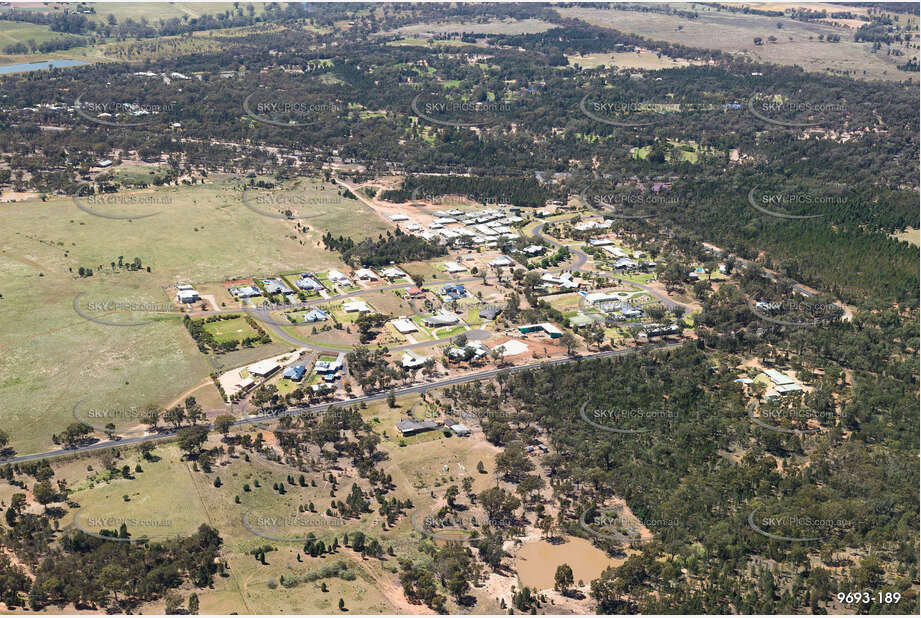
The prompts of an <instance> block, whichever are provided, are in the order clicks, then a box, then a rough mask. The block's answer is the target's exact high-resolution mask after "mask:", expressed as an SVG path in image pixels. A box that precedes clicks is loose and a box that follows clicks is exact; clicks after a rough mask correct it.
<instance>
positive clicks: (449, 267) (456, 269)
mask: <svg viewBox="0 0 921 618" xmlns="http://www.w3.org/2000/svg"><path fill="white" fill-rule="evenodd" d="M445 270H446V271H448V273H449V274H452V275H453V274H454V273H462V272H466V271H467V267H466V266H461V265H460V264H458V263H457V262H445Z"/></svg>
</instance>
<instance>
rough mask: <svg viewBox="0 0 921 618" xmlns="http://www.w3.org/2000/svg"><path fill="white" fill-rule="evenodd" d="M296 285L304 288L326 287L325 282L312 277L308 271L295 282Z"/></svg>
mask: <svg viewBox="0 0 921 618" xmlns="http://www.w3.org/2000/svg"><path fill="white" fill-rule="evenodd" d="M294 285H296V286H297V287H299V288H300V289H302V290H310V291H317V292H319V291H320V290H323V289H325V288H324V287H323V284H322V283H320V282H319V281H317V280H316V279H314V278H313V277H311V276H310V275H309V274H307V273H303V274H301V277H300V279H298V280H297V281H295V282H294Z"/></svg>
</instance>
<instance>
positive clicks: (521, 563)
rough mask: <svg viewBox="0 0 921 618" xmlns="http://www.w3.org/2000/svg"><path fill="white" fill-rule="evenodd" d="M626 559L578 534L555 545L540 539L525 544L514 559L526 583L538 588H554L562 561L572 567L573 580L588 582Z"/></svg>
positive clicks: (520, 575) (522, 579) (522, 581)
mask: <svg viewBox="0 0 921 618" xmlns="http://www.w3.org/2000/svg"><path fill="white" fill-rule="evenodd" d="M624 560H625V559H623V558H622V559H615V558H611V557H610V556H608V555H607V554H606V553H604V552H603V551H602V550H600V549H598V548H597V547H595V546H594V545H592V544H591V543H590V542H588V541H586V540H585V539H582V538H579V537H566V540H565V542H563V543H560V544H558V545H554V544H552V543H549V542H548V541H545V540H544V539H540V540H537V541H531V542H528V543H525V544H524V545H523V546H522V548H521V550H520V551H519V552H518V557H517V559H516V560H515V570H516V571H518V577H519V578H520V579H521V583H522V584H524V585H525V586H531V587H532V588H537V589H538V590H545V589H548V588H553V580H554V576H555V575H556V567H558V566H560V565H561V564H563V563H566V564H568V565H569V566H570V567H571V568H572V574H573V579H575V583H576V584H577V585H578V583H579V580H580V579H581V580H582V581H583V582H585V583H586V584H588V583H589V582H590V581H592V580H593V579H597V578H598V577H599V576H600V575H601V572H602V571H604V570H605V569H606V568H607V567H609V566H619V565H621V564H623V562H624Z"/></svg>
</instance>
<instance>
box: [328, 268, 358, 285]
mask: <svg viewBox="0 0 921 618" xmlns="http://www.w3.org/2000/svg"><path fill="white" fill-rule="evenodd" d="M326 277H327V278H328V279H329V280H330V281H332V282H333V283H335V284H337V285H352V282H351V281H350V280H349V278H348V277H346V276H345V274H344V273H341V272H339V271H338V270H331V271H329V272H328V273H327V274H326Z"/></svg>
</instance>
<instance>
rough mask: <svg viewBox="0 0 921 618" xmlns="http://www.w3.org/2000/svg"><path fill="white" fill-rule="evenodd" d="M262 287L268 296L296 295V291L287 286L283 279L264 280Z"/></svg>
mask: <svg viewBox="0 0 921 618" xmlns="http://www.w3.org/2000/svg"><path fill="white" fill-rule="evenodd" d="M262 286H263V287H264V288H265V291H266V293H267V294H294V290H292V289H291V288H289V287H288V286H287V285H285V282H284V281H282V280H281V279H278V278H275V279H263V280H262Z"/></svg>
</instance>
